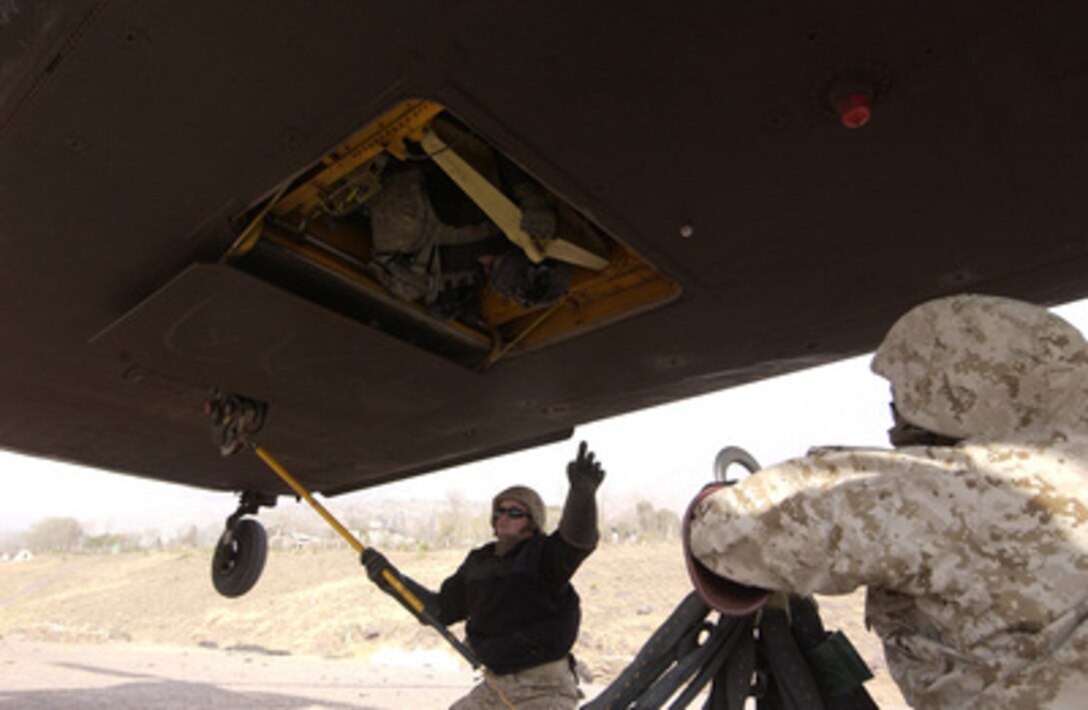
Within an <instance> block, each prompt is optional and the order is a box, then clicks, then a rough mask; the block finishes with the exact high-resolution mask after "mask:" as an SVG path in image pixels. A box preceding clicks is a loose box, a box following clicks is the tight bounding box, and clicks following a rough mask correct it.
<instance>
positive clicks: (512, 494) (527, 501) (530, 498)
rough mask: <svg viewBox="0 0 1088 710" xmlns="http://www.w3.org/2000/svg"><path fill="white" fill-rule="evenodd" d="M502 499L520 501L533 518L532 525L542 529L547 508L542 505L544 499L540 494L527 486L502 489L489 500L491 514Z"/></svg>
mask: <svg viewBox="0 0 1088 710" xmlns="http://www.w3.org/2000/svg"><path fill="white" fill-rule="evenodd" d="M504 500H514V501H517V502H518V503H521V504H522V505H523V506H525V508H526V509H527V510H528V511H529V517H531V518H532V520H533V525H534V527H536V529H537V530H543V529H544V524H545V522H546V520H545V518H546V517H547V509H546V508H545V507H544V500H543V499H542V498H541V497H540V494H539V493H537V492H536V491H534V490H533V489H532V488H529V487H528V486H510V487H509V488H507V489H506V490H504V491H500V492H499V494H498V495H497V496H495V497H494V498H493V499H492V500H491V514H492V515H494V514H495V509H496V508H498V507H499V504H500V503H502V502H503V501H504Z"/></svg>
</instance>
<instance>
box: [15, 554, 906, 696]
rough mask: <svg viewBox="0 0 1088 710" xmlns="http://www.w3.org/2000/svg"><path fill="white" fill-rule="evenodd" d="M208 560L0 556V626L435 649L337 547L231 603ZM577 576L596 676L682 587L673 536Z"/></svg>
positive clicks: (59, 634)
mask: <svg viewBox="0 0 1088 710" xmlns="http://www.w3.org/2000/svg"><path fill="white" fill-rule="evenodd" d="M463 554H464V551H458V550H440V551H429V552H392V553H390V558H391V560H392V561H393V562H394V563H395V564H396V565H397V566H398V567H400V568H401V569H402V570H403V571H404V572H405V573H406V574H410V575H411V576H413V577H415V578H416V579H417V580H418V581H420V582H421V583H424V584H427V585H429V586H432V587H436V586H437V585H438V584H439V583H440V582H441V580H442V578H443V577H444V576H445V575H447V574H448V573H450V572H451V571H452V570H453V569H454V568H455V567H456V566H457V564H458V563H459V562H460V561H461V559H462V557H463ZM208 565H209V553H207V552H205V551H181V552H140V551H136V552H126V553H122V554H119V555H112V556H110V555H77V554H68V555H46V556H38V557H36V558H34V559H33V560H30V561H27V562H19V563H16V562H7V563H3V564H0V610H2V613H0V635H3V637H4V638H8V639H26V640H36V641H49V642H57V643H88V642H92V643H108V644H135V643H148V644H166V645H173V646H180V647H195V646H202V647H205V648H231V647H239V648H242V647H244V648H249V649H259V650H261V651H263V652H265V653H269V654H277V655H280V654H282V655H292V656H317V657H325V658H351V659H359V660H360V661H365V660H366V659H368V658H374V657H375V654H387V653H389V652H390V650H391V649H414V650H417V651H422V650H424V649H441V648H443V645H442V641H441V640H440V639H439V637H438V636H437V635H436V634H435V633H434V632H433V631H431V630H429V629H426V628H423V627H421V626H420V625H419V624H417V623H416V622H415V621H414V620H413V619H411V618H410V617H409V616H408V615H407V614H406V613H405V612H404V611H403V610H402V609H401V608H400V607H399V606H398V605H397V604H396V603H395V602H394V601H392V600H391V599H389V598H388V597H386V596H385V595H384V594H382V593H381V592H379V591H378V590H376V589H375V588H374V587H373V586H372V585H371V584H370V583H369V581H368V580H367V579H366V577H365V575H364V574H363V572H362V569H361V568H360V567H359V565H358V563H357V562H356V560H355V558H354V555H353V554H352V553H351V552H350V550H349V549H348V548H347V546H346V545H345V546H342V547H340V548H339V549H303V550H295V551H284V550H272V551H271V552H270V555H269V561H268V566H267V568H266V570H265V573H264V576H263V577H262V579H261V581H260V582H259V583H258V585H257V586H256V588H255V589H254V590H253V591H251V592H250V593H249V594H248V595H246V596H244V597H242V598H240V599H236V600H228V599H224V598H222V597H220V596H218V595H217V594H216V593H215V591H214V590H213V588H212V586H211V582H210V580H209V570H208ZM575 585H576V587H577V588H578V590H579V591H580V593H581V595H582V598H583V604H584V618H583V624H582V634H581V636H580V638H579V641H578V645H577V646H576V648H575V652H576V654H577V656H578V657H579V658H580V659H581V660H582V661H583V662H584V663H585V664H586V665H587V666H588V667H589V669H590V671H591V672H592V673H593V674H594V676H595V677H594V684H605V683H607V682H608V681H609V680H611V679H612V678H613V677H615V675H616V674H617V673H618V672H619V671H620V670H621V669H622V668H623V667H624V666H625V665H626V664H627V663H628V662H629V661H630V660H631V658H632V657H633V656H634V654H635V652H636V651H637V650H638V648H639V647H640V646H641V644H642V643H643V642H644V641H645V640H646V638H647V637H648V636H649V635H650V634H651V633H652V632H653V630H654V629H656V628H657V626H658V624H660V623H661V621H662V620H663V619H664V618H665V616H667V615H668V613H669V612H671V611H672V609H673V608H674V607H675V605H676V604H677V603H678V602H679V601H680V600H681V599H682V598H683V597H684V595H685V594H686V593H687V592H688V591H689V590H690V586H689V584H688V581H687V575H686V572H685V570H684V566H683V560H682V558H681V556H680V552H679V548H678V546H677V545H676V544H675V543H648V544H631V545H625V544H604V545H602V546H601V548H600V549H599V550H598V551H597V552H596V553H595V554H594V555H593V556H592V557H591V558H590V559H589V560H588V561H587V562H586V564H585V565H584V566H583V568H582V569H581V570H579V572H578V574H577V576H576V577H575ZM821 603H822V609H823V614H824V617H825V623H826V624H827V625H828V627H829V628H841V629H843V630H844V631H845V632H846V633H847V635H848V636H849V637H850V638H851V640H853V642H854V643H855V645H856V646H858V648H859V650H860V651H861V652H862V655H863V656H864V657H865V658H866V660H867V661H868V662H869V664H870V667H872V668H873V670H874V674H875V675H876V676H877V677H876V679H875V680H874V681H871V682H870V683H869V688H870V692H871V693H873V695H874V697H875V698H876V699H877V701H878V702H879V703H880V704H881V707H896V706H898V705H901V703H902V700H901V699H900V697H899V694H898V691H897V690H896V689H895V686H894V684H893V683H891V681H890V679H888V677H887V671H886V669H885V668H884V666H883V657H882V654H881V651H880V648H879V644H878V643H877V642H876V641H875V639H874V637H873V636H872V635H871V634H869V633H868V632H866V631H865V629H864V627H863V626H862V623H861V617H862V610H861V597H860V596H859V595H853V596H850V597H842V598H833V599H823V600H821ZM458 631H460V630H459V629H458ZM429 655H430V656H432V657H433V655H434V654H433V653H431V654H429ZM450 663H451V664H452V665H455V664H456V663H457V661H456V660H453V659H451V660H450Z"/></svg>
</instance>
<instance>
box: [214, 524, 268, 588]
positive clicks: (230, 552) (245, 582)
mask: <svg viewBox="0 0 1088 710" xmlns="http://www.w3.org/2000/svg"><path fill="white" fill-rule="evenodd" d="M266 559H268V535H267V534H266V533H265V531H264V526H263V525H261V524H260V523H259V522H257V521H256V520H254V519H252V518H242V519H241V520H239V521H238V524H237V525H235V527H234V532H233V533H231V532H230V531H229V530H228V531H225V532H224V533H223V536H222V537H220V538H219V542H218V543H216V545H215V554H214V555H213V556H212V584H213V585H215V591H217V592H219V593H220V594H222V595H223V596H224V597H227V598H229V599H234V598H235V597H240V596H242V595H243V594H245V593H246V592H248V591H249V590H250V589H253V585H254V584H256V583H257V580H258V579H260V578H261V572H263V571H264V563H265V560H266Z"/></svg>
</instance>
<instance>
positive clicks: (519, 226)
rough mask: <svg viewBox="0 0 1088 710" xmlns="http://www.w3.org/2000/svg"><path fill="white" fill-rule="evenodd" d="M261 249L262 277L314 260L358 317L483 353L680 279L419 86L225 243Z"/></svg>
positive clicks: (582, 321)
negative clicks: (361, 301) (358, 309)
mask: <svg viewBox="0 0 1088 710" xmlns="http://www.w3.org/2000/svg"><path fill="white" fill-rule="evenodd" d="M262 249H265V250H269V249H270V250H274V251H275V253H276V254H277V256H276V258H277V259H278V260H279V263H280V264H281V267H280V268H277V269H275V270H273V269H268V268H267V267H261V266H259V265H258V266H253V267H251V270H254V271H257V272H261V271H262V269H263V270H264V272H262V273H261V274H260V275H261V276H262V277H264V278H267V279H270V280H273V281H276V282H278V283H280V285H283V286H285V287H288V288H290V287H291V286H292V284H291V283H285V282H290V281H292V276H291V275H290V274H291V271H290V269H286V270H285V269H284V268H283V267H282V264H283V263H286V262H287V261H290V262H292V263H296V264H302V265H305V266H306V267H307V268H309V269H310V270H311V271H314V270H317V271H318V272H320V273H321V274H322V277H321V278H323V279H325V280H327V281H328V283H329V284H330V285H331V284H333V283H334V282H335V284H337V285H338V287H339V288H344V287H348V288H350V289H352V291H353V298H356V300H357V297H358V296H362V297H364V298H366V299H370V301H371V302H372V303H373V304H374V309H375V310H373V313H376V314H377V315H374V316H373V317H363V318H361V319H362V320H366V321H367V322H368V323H369V324H371V325H377V326H378V327H382V328H383V329H385V330H387V331H389V332H391V333H392V334H393V335H397V336H398V337H402V338H404V339H406V340H409V341H411V342H413V343H415V344H417V345H420V346H421V347H427V348H430V349H433V350H436V351H437V352H440V353H442V354H448V353H446V352H445V349H444V346H443V342H445V341H449V342H451V343H452V342H456V343H457V345H458V347H459V348H460V350H458V351H457V352H459V353H461V354H460V355H458V356H457V358H456V359H458V360H460V361H462V362H463V363H464V364H466V365H471V366H476V367H487V366H490V365H492V364H494V363H495V362H496V361H498V360H499V359H500V358H502V357H505V356H509V355H513V354H515V353H518V352H521V351H525V350H528V349H533V348H538V347H541V346H543V345H546V344H548V343H550V342H554V341H557V340H560V339H565V338H568V337H571V336H573V335H576V334H578V333H579V332H583V331H586V330H588V329H591V328H595V327H600V326H601V325H604V324H606V323H608V322H612V321H614V320H616V319H619V318H622V317H624V316H628V315H632V314H634V313H638V312H641V311H644V310H646V309H647V308H650V307H653V306H655V305H660V304H663V303H666V302H668V301H670V300H672V299H673V298H675V297H676V296H677V295H678V293H679V287H678V286H677V285H676V284H674V283H673V282H672V281H670V280H668V279H667V278H665V277H664V276H663V275H662V274H661V273H659V272H658V271H657V270H656V269H655V268H654V267H653V266H651V265H650V264H649V263H647V262H646V261H644V260H643V259H642V258H641V257H639V255H637V254H635V253H634V252H633V251H631V250H630V249H628V248H627V247H626V246H625V245H624V244H622V243H621V242H619V241H618V240H616V239H614V238H612V237H610V236H609V235H607V234H605V233H604V232H603V230H601V229H600V228H599V227H597V226H596V225H595V224H593V223H592V222H590V221H589V220H588V219H586V218H585V217H584V216H583V215H582V214H580V213H579V212H578V211H577V210H576V209H574V208H573V207H572V206H570V205H569V204H567V203H566V202H565V201H564V200H563V199H562V198H561V197H560V196H559V195H557V194H555V193H554V192H553V191H552V190H550V189H548V188H547V187H546V186H544V185H542V184H540V183H539V182H537V181H536V180H534V179H533V178H532V177H531V176H529V175H528V174H527V173H526V172H525V171H524V170H523V169H522V168H521V167H520V166H519V165H518V164H517V163H515V162H514V161H513V160H511V159H510V158H509V157H507V156H505V155H503V154H502V153H500V152H499V151H497V150H496V149H494V148H493V147H492V146H491V145H489V144H488V143H487V142H486V141H485V140H484V139H483V138H481V137H480V136H479V135H477V134H476V133H475V132H473V131H472V130H471V129H470V128H469V127H467V126H465V125H464V124H463V123H462V122H460V121H459V120H458V119H457V118H456V117H454V116H453V115H451V114H450V113H449V112H448V111H446V110H445V108H444V107H443V106H441V105H440V104H437V103H435V102H432V101H423V100H413V101H406V102H404V103H401V104H399V105H397V106H395V107H394V108H392V109H391V110H389V111H388V112H386V113H385V114H383V115H382V116H380V117H379V118H377V119H376V120H374V121H373V122H371V123H370V124H368V125H367V126H366V127H364V128H363V129H362V130H360V131H358V132H357V133H356V134H355V135H353V136H351V137H350V138H349V139H347V140H346V141H344V143H343V144H341V145H339V146H337V147H336V148H335V149H334V150H333V151H332V152H330V153H329V154H328V155H326V156H324V157H323V158H322V159H321V160H320V161H319V162H318V163H317V164H316V165H314V166H312V167H311V168H310V169H309V170H308V171H306V172H305V173H304V174H303V175H302V176H300V177H298V178H295V179H294V180H293V181H291V182H289V183H287V184H286V185H285V186H284V187H283V188H281V189H280V190H279V191H277V193H276V195H275V196H273V197H272V198H270V199H269V200H268V201H266V203H265V204H264V205H263V207H261V209H260V210H259V211H257V212H256V213H255V214H254V215H253V216H252V217H251V222H250V226H249V227H248V228H247V229H246V231H245V233H243V235H242V236H241V237H240V238H239V239H238V241H237V242H236V243H235V246H234V247H233V248H232V250H231V252H230V253H229V254H228V255H227V258H228V259H229V260H230V261H232V262H235V263H237V264H239V265H242V264H246V263H248V262H254V263H259V262H260V259H259V258H258V257H257V256H251V255H253V254H256V253H257V252H259V251H260V250H262ZM247 260H248V262H247ZM315 283H316V285H314V284H315ZM310 284H311V285H310V286H309V287H308V288H311V289H312V290H314V291H315V292H318V291H320V292H321V293H323V294H325V295H324V296H323V297H324V298H325V299H326V301H327V300H328V299H329V298H334V297H332V296H329V295H327V293H326V292H327V290H328V289H325V288H323V284H322V283H320V282H314V281H313V280H312V279H311V282H310ZM303 290H305V289H303ZM368 313H371V311H368ZM382 314H385V315H382ZM390 314H392V315H390ZM421 331H426V332H425V333H424V334H423V335H420V332H421ZM451 352H452V351H451ZM466 353H467V354H466Z"/></svg>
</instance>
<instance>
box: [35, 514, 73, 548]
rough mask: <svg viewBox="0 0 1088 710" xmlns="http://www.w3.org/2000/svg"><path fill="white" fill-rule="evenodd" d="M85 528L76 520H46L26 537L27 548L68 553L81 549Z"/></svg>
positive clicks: (41, 521)
mask: <svg viewBox="0 0 1088 710" xmlns="http://www.w3.org/2000/svg"><path fill="white" fill-rule="evenodd" d="M82 540H83V526H82V525H80V524H79V521H78V520H76V519H75V518H45V519H44V520H39V521H38V522H36V523H34V525H33V526H32V527H31V528H30V531H29V532H28V533H27V535H26V542H27V546H28V547H29V548H30V549H31V550H34V551H36V552H67V551H69V550H75V549H78V548H79V545H80V542H81V541H82Z"/></svg>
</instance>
